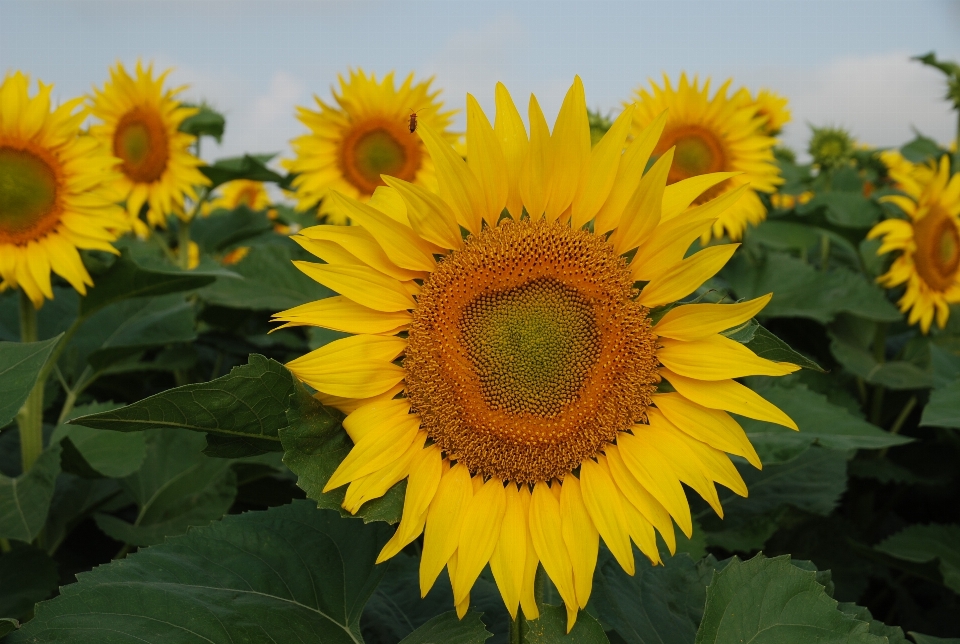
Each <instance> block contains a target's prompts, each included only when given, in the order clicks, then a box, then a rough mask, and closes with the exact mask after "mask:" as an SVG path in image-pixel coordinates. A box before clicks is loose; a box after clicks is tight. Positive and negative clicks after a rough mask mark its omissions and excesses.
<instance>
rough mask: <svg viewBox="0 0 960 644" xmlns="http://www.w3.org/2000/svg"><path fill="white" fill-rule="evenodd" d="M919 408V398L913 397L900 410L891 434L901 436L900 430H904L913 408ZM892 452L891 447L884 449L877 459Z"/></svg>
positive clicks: (891, 428)
mask: <svg viewBox="0 0 960 644" xmlns="http://www.w3.org/2000/svg"><path fill="white" fill-rule="evenodd" d="M916 406H917V397H916V396H911V397H910V400H908V401H907V404H906V405H904V406H903V409H901V410H900V414H899V415H897V419H896V420H895V421H893V425H891V426H890V433H891V434H899V433H900V430H901V429H903V424H904V423H905V422H907V418H908V417H909V416H910V412H912V411H913V408H914V407H916ZM889 451H890V446H889V445H888V446H886V447H884V448H883V449H882V450H880V453H879V454H877V458H883V457H884V456H886V455H887V452H889Z"/></svg>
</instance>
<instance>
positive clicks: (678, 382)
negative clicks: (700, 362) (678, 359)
mask: <svg viewBox="0 0 960 644" xmlns="http://www.w3.org/2000/svg"><path fill="white" fill-rule="evenodd" d="M660 375H661V376H663V377H664V378H666V379H667V381H669V382H670V384H671V385H673V388H674V389H676V390H677V392H678V393H679V394H680V395H681V396H683V397H684V398H687V399H688V400H692V401H693V402H695V403H697V404H698V405H702V406H704V407H709V408H710V409H724V410H726V411H729V412H732V413H734V414H739V415H740V416H746V417H747V418H753V419H755V420H763V421H766V422H768V423H776V424H777V425H783V426H784V427H789V428H790V429H793V430H799V428H798V427H797V424H796V423H795V422H793V420H792V419H791V418H790V417H789V416H787V415H786V414H785V413H783V412H782V411H780V409H779V408H777V406H776V405H774V404H773V403H771V402H769V401H767V400H765V399H764V398H763V397H762V396H761V395H760V394H758V393H757V392H755V391H753V390H752V389H748V388H747V387H744V386H743V385H741V384H740V383H739V382H736V381H735V380H716V381H713V382H708V381H704V380H697V379H695V378H686V377H684V376H681V375H679V374H676V373H673V372H672V371H670V370H669V369H661V370H660Z"/></svg>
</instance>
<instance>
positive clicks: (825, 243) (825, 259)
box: [820, 235, 830, 273]
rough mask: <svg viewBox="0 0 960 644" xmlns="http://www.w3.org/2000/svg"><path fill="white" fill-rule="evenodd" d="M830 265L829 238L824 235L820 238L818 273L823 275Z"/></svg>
mask: <svg viewBox="0 0 960 644" xmlns="http://www.w3.org/2000/svg"><path fill="white" fill-rule="evenodd" d="M829 264H830V238H829V237H827V236H826V235H821V236H820V272H821V273H825V272H826V271H827V266H829Z"/></svg>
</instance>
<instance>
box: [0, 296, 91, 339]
mask: <svg viewBox="0 0 960 644" xmlns="http://www.w3.org/2000/svg"><path fill="white" fill-rule="evenodd" d="M78 308H80V294H79V293H77V291H76V290H75V289H74V288H73V287H72V286H56V285H54V286H53V299H52V300H47V301H46V302H44V304H43V308H41V309H40V310H39V311H37V338H38V339H39V340H49V339H50V338H52V337H54V336H55V335H59V334H60V333H63V332H64V331H66V330H67V329H68V328H69V327H70V325H71V324H72V323H73V321H74V320H75V319H76V317H77V309H78ZM0 341H9V342H20V304H19V297H17V291H16V290H13V289H8V290H7V291H6V292H5V293H0Z"/></svg>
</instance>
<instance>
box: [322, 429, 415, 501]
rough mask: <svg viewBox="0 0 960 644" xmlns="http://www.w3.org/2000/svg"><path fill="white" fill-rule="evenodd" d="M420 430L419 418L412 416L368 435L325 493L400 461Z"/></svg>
mask: <svg viewBox="0 0 960 644" xmlns="http://www.w3.org/2000/svg"><path fill="white" fill-rule="evenodd" d="M419 429H420V418H419V416H415V415H413V414H408V416H407V417H406V418H404V419H402V420H401V421H399V422H397V423H396V424H393V425H386V426H383V427H379V428H378V429H377V430H376V431H374V432H370V433H368V434H366V435H365V436H364V437H363V438H362V439H361V440H360V442H358V443H357V444H356V445H354V446H353V448H352V449H351V450H350V453H349V454H347V457H346V458H345V459H343V462H342V463H340V465H339V466H338V467H337V469H336V471H334V473H333V476H331V477H330V480H328V481H327V484H326V485H324V486H323V491H324V492H329V491H330V490H335V489H337V488H338V487H340V486H341V485H346V484H347V483H349V482H351V481H353V480H356V479H358V478H360V477H361V476H366V475H367V474H370V473H372V472H374V471H376V470H379V469H380V468H382V467H384V466H385V465H387V464H388V463H390V462H392V461H394V460H396V459H397V458H399V457H400V455H401V454H403V452H404V451H406V449H407V448H408V447H409V446H410V444H411V443H412V442H413V439H414V438H415V437H416V435H417V431H419Z"/></svg>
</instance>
